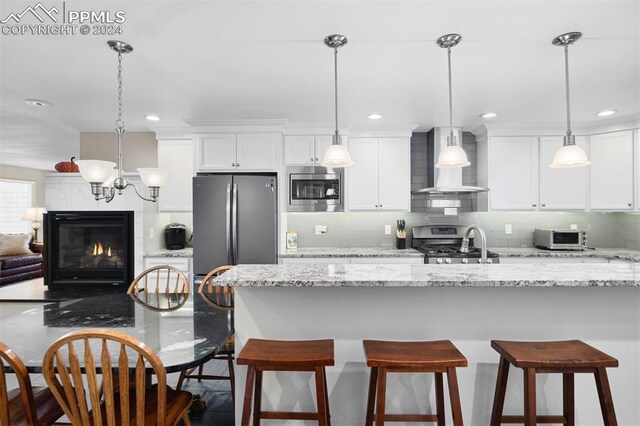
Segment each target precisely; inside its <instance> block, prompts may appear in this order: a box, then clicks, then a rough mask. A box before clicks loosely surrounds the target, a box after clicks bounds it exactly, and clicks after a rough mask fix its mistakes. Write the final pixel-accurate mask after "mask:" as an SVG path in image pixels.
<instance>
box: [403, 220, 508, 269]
mask: <svg viewBox="0 0 640 426" xmlns="http://www.w3.org/2000/svg"><path fill="white" fill-rule="evenodd" d="M411 230H412V233H413V243H412V247H413V248H414V249H416V250H419V251H421V252H422V253H424V255H425V256H424V263H428V264H437V265H448V264H473V263H482V254H483V253H482V252H483V250H482V247H476V246H475V245H474V241H475V239H474V238H468V233H470V231H473V232H474V236H476V234H480V235H481V236H484V231H482V229H481V228H479V227H477V226H475V225H472V226H463V225H424V226H416V227H413V228H412V229H411ZM483 239H484V238H483ZM484 245H486V240H485V241H484ZM485 249H486V247H485ZM486 258H487V260H486V263H500V259H499V257H498V253H494V252H492V251H488V250H487V251H486Z"/></svg>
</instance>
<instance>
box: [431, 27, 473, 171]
mask: <svg viewBox="0 0 640 426" xmlns="http://www.w3.org/2000/svg"><path fill="white" fill-rule="evenodd" d="M460 40H462V36H461V35H460V34H446V35H443V36H442V37H440V38H439V39H438V40H436V44H437V45H438V46H439V47H442V48H443V49H447V64H448V69H449V136H448V137H447V146H446V147H445V148H444V149H443V150H442V151H441V152H440V155H438V162H437V163H436V167H438V168H451V167H466V166H469V165H470V164H471V163H470V162H469V160H468V159H467V154H466V153H465V152H464V150H463V149H462V148H461V147H460V146H458V143H457V142H456V135H455V133H454V132H453V100H452V97H451V48H452V47H454V46H456V45H457V44H458V43H460Z"/></svg>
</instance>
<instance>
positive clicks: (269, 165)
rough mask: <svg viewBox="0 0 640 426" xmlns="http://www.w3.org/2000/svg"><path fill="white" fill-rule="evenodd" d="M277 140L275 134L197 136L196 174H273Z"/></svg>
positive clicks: (213, 134)
mask: <svg viewBox="0 0 640 426" xmlns="http://www.w3.org/2000/svg"><path fill="white" fill-rule="evenodd" d="M278 138H279V135H278V134H275V133H237V134H236V133H211V134H201V135H198V142H197V143H198V146H197V148H198V152H197V159H198V160H197V165H198V171H273V170H275V169H276V151H277V143H278Z"/></svg>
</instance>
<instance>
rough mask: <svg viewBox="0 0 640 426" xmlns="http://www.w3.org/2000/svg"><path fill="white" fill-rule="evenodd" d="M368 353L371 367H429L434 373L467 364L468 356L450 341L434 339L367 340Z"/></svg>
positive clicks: (365, 350) (364, 343) (365, 349)
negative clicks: (402, 340) (406, 340)
mask: <svg viewBox="0 0 640 426" xmlns="http://www.w3.org/2000/svg"><path fill="white" fill-rule="evenodd" d="M362 343H363V346H364V354H365V357H366V359H367V366H369V367H387V368H389V369H391V368H394V367H397V368H400V369H405V368H410V369H413V371H416V370H419V369H423V368H424V369H426V370H429V371H431V372H434V371H437V370H443V371H444V370H446V369H447V367H466V366H467V359H466V358H465V357H464V355H462V353H460V351H459V350H458V348H456V347H455V346H454V344H453V343H451V341H449V340H437V341H432V342H386V341H381V340H365V341H364V342H362Z"/></svg>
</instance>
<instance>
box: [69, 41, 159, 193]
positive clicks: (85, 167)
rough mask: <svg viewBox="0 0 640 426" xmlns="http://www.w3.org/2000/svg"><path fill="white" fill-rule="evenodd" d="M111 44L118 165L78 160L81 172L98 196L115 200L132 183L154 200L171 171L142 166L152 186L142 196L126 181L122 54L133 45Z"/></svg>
mask: <svg viewBox="0 0 640 426" xmlns="http://www.w3.org/2000/svg"><path fill="white" fill-rule="evenodd" d="M107 44H108V45H109V47H110V48H111V49H112V50H114V51H115V52H117V53H118V119H117V120H116V133H117V134H118V168H117V169H114V167H115V166H116V163H113V162H111V161H102V160H79V161H76V164H77V165H78V167H79V169H80V174H81V175H82V177H83V178H84V180H86V181H87V182H89V184H90V185H91V193H92V194H93V196H94V197H95V199H96V200H105V201H106V202H107V203H108V202H110V201H111V200H113V198H114V197H115V194H116V191H118V195H122V192H123V191H124V190H125V189H126V188H127V187H132V188H133V189H134V191H135V192H136V194H137V195H138V197H140V198H142V199H143V200H145V201H152V202H155V201H156V200H157V199H158V196H159V195H160V187H161V186H162V185H164V184H165V182H166V181H167V176H168V173H167V172H166V171H163V170H161V169H157V168H140V169H138V172H139V173H140V178H141V179H142V183H144V184H145V185H146V186H147V187H149V198H146V197H143V196H142V195H140V193H139V192H138V189H137V188H136V187H135V185H133V184H131V183H129V182H127V180H126V179H125V178H124V176H123V171H122V157H123V154H122V137H123V134H124V121H122V54H124V53H130V52H131V51H133V47H132V46H131V45H130V44H127V43H125V42H122V41H116V40H110V41H108V42H107Z"/></svg>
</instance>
